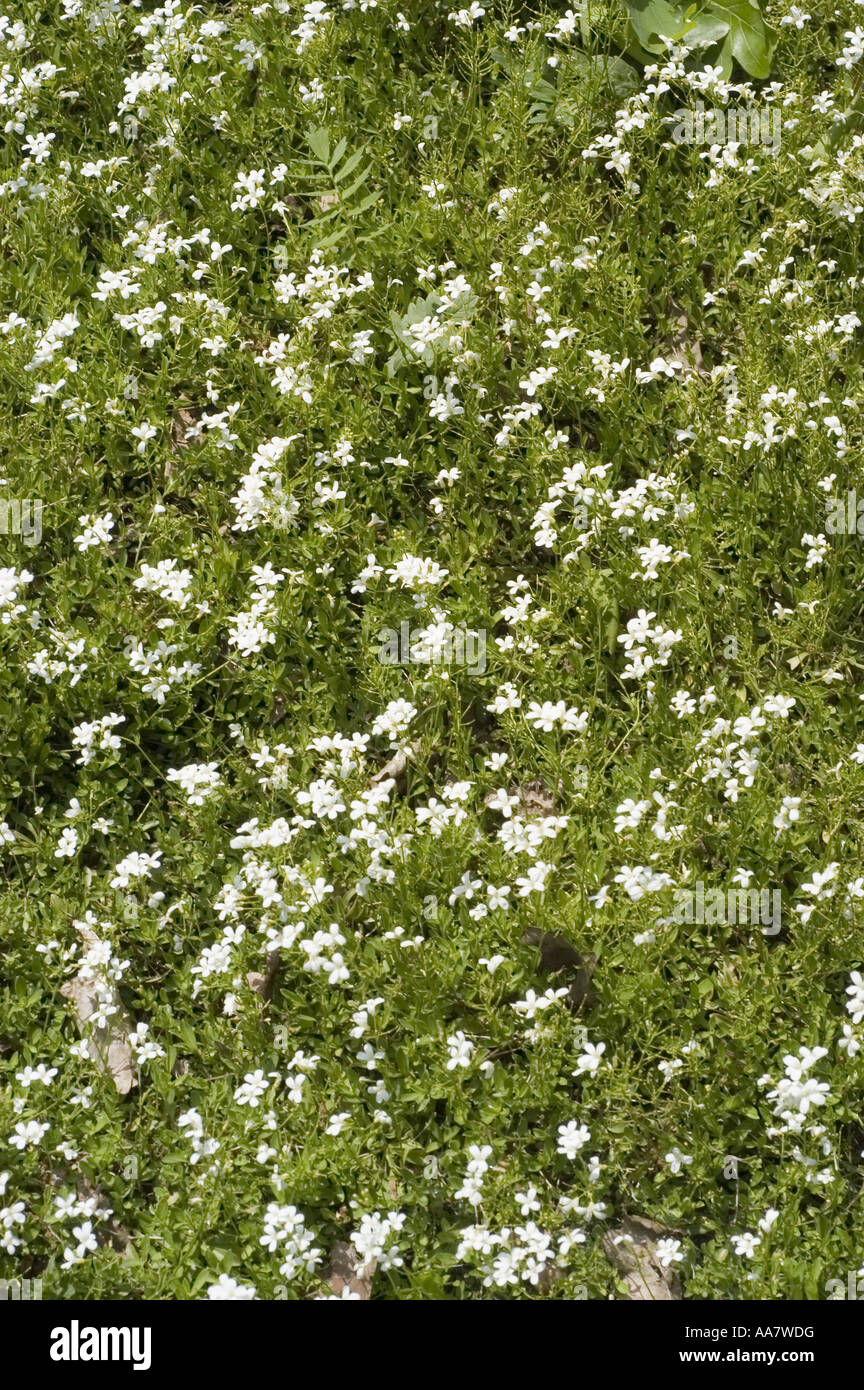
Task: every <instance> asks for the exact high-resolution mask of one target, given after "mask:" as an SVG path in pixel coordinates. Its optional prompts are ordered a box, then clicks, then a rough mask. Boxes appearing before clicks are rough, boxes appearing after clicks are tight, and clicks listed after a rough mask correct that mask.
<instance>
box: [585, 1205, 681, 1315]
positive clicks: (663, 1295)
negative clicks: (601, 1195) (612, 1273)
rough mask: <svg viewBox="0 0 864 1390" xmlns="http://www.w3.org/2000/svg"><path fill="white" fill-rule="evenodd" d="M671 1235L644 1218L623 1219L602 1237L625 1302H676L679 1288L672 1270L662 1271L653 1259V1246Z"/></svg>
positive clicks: (655, 1256)
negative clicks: (621, 1280)
mask: <svg viewBox="0 0 864 1390" xmlns="http://www.w3.org/2000/svg"><path fill="white" fill-rule="evenodd" d="M672 1234H673V1232H671V1231H669V1230H667V1229H666V1228H664V1227H663V1226H660V1225H659V1224H658V1223H657V1222H656V1221H650V1220H649V1219H648V1217H645V1216H627V1217H625V1218H624V1220H623V1221H622V1222H621V1223H620V1225H619V1226H617V1227H616V1228H615V1229H614V1230H609V1231H607V1232H606V1234H605V1235H604V1237H603V1250H604V1252H605V1255H606V1258H607V1259H608V1260H609V1262H610V1264H612V1265H614V1267H615V1269H617V1271H618V1273H619V1274H622V1275H623V1276H624V1282H625V1284H626V1285H627V1297H628V1298H629V1299H631V1300H633V1301H634V1302H647V1303H655V1302H656V1303H670V1302H674V1301H675V1300H676V1299H680V1297H681V1287H680V1284H679V1282H678V1276H677V1274H676V1273H675V1270H674V1268H673V1267H672V1266H670V1267H669V1268H668V1269H664V1268H663V1266H662V1265H661V1263H660V1261H659V1259H658V1258H657V1242H658V1241H660V1240H663V1239H664V1238H665V1237H666V1236H670V1235H672Z"/></svg>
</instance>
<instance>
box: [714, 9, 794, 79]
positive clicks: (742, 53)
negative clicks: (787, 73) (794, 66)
mask: <svg viewBox="0 0 864 1390" xmlns="http://www.w3.org/2000/svg"><path fill="white" fill-rule="evenodd" d="M708 12H709V13H710V14H711V15H716V16H717V17H718V18H719V19H721V20H723V21H724V23H726V24H728V26H729V34H728V37H727V38H726V40H725V42H724V44H723V49H724V50H725V49H728V50H731V53H732V56H733V57H734V58H735V59H737V61H738V62H739V63H740V64H741V66H742V68H743V69H744V71H745V72H748V73H749V74H750V76H751V77H760V78H765V77H770V76H771V58H772V56H773V54H774V47H775V45H776V43H777V35H776V34H775V32H774V30H773V29H770V28H769V27H768V25H767V24H766V23H765V20H764V17H763V15H762V11H761V10H760V8H759V5H758V3H757V0H711V4H710V5H709V7H708ZM721 52H722V50H721Z"/></svg>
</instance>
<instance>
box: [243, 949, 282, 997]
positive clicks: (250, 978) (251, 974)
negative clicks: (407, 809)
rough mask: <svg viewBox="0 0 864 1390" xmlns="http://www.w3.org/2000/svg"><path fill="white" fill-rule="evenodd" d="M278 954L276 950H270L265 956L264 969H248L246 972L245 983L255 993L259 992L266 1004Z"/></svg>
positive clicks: (271, 991)
mask: <svg viewBox="0 0 864 1390" xmlns="http://www.w3.org/2000/svg"><path fill="white" fill-rule="evenodd" d="M279 963H280V956H279V952H278V951H271V952H270V954H269V956H268V957H267V969H266V970H249V971H247V974H246V983H247V985H248V986H249V988H250V989H254V991H255V993H256V994H260V996H261V998H262V999H263V1000H264V1003H265V1004H266V1003H267V1002H268V1000H269V999H270V997H271V995H272V993H273V982H274V980H275V979H276V972H277V970H278V969H279Z"/></svg>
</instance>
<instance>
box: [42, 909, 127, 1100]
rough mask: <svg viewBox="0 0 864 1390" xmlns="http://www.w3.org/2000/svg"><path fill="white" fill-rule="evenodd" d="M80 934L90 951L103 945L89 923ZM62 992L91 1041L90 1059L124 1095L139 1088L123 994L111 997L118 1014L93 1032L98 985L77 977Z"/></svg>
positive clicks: (68, 982) (83, 924) (67, 983)
mask: <svg viewBox="0 0 864 1390" xmlns="http://www.w3.org/2000/svg"><path fill="white" fill-rule="evenodd" d="M78 932H79V934H80V936H81V938H82V939H83V941H84V944H85V946H87V947H88V948H90V947H92V946H99V945H101V944H102V943H101V942H100V940H99V937H98V936H97V935H96V933H95V932H94V931H92V930H91V929H90V927H88V926H87V925H86V924H85V923H83V922H82V923H80V924H79V925H78ZM60 993H61V994H62V995H63V997H64V998H65V999H69V1000H70V1001H71V1002H72V1003H73V1004H74V1005H75V1012H76V1014H77V1017H78V1027H79V1029H80V1031H81V1033H82V1034H83V1035H85V1036H86V1038H87V1052H88V1055H89V1057H90V1060H91V1061H92V1062H94V1063H95V1064H96V1066H97V1067H99V1068H100V1069H101V1070H102V1071H105V1072H107V1073H108V1075H109V1076H110V1077H111V1080H112V1081H113V1082H114V1085H115V1086H116V1088H117V1090H118V1091H119V1093H120V1095H121V1096H125V1095H128V1093H129V1091H131V1090H132V1087H133V1086H137V1085H138V1078H137V1076H136V1075H135V1068H134V1067H133V1065H132V1049H131V1047H130V1046H129V1034H130V1033H132V1032H134V1028H135V1025H134V1024H133V1022H132V1018H131V1016H130V1014H129V1013H128V1011H127V1009H126V1007H125V1005H124V1004H123V1001H122V1000H121V998H120V993H119V991H118V990H117V989H116V988H115V989H114V990H113V991H112V994H111V1003H112V1004H113V1005H114V1008H115V1012H114V1013H113V1014H112V1015H111V1018H110V1020H109V1022H108V1025H107V1026H106V1027H104V1028H93V1029H88V1028H87V1021H88V1019H89V1018H90V1017H91V1016H92V1015H93V1014H94V1013H95V1012H96V1009H97V982H96V981H95V980H87V979H81V978H80V977H79V976H76V977H75V979H74V980H67V982H66V984H65V985H61V986H60Z"/></svg>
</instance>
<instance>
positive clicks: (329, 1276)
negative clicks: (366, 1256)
mask: <svg viewBox="0 0 864 1390" xmlns="http://www.w3.org/2000/svg"><path fill="white" fill-rule="evenodd" d="M375 1267H376V1265H375V1261H374V1260H370V1261H369V1263H368V1264H367V1265H362V1266H361V1264H360V1260H359V1256H358V1254H357V1251H356V1250H355V1249H354V1246H353V1245H351V1244H350V1242H349V1241H347V1240H337V1242H336V1244H335V1245H334V1246H333V1249H332V1250H331V1251H330V1260H329V1262H328V1265H327V1268H326V1269H325V1271H324V1275H323V1278H324V1282H325V1283H327V1284H329V1285H330V1287H331V1289H332V1290H333V1292H334V1293H335V1294H340V1295H341V1293H342V1291H343V1289H346V1288H347V1289H348V1290H350V1292H351V1293H354V1294H357V1296H358V1298H359V1299H360V1300H361V1301H362V1302H364V1303H365V1302H367V1301H368V1300H369V1299H370V1298H371V1297H372V1276H373V1275H374V1273H375Z"/></svg>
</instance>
